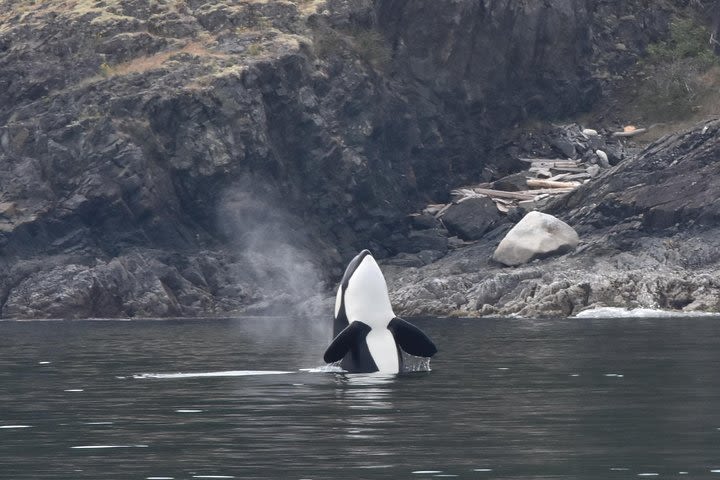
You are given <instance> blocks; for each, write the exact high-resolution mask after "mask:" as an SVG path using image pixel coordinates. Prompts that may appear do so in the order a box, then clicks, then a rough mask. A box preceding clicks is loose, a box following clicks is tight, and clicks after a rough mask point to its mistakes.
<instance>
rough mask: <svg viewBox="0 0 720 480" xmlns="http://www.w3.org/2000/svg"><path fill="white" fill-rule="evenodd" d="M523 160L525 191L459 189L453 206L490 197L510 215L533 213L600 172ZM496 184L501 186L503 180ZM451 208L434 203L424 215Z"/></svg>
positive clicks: (555, 161) (552, 161) (559, 161)
mask: <svg viewBox="0 0 720 480" xmlns="http://www.w3.org/2000/svg"><path fill="white" fill-rule="evenodd" d="M600 156H602V153H600ZM520 160H521V161H523V162H527V163H528V164H529V168H528V170H527V175H526V180H525V186H526V188H525V189H518V190H514V191H510V190H497V189H493V188H492V184H481V185H477V186H474V187H465V188H459V189H456V190H453V191H452V195H453V197H454V199H453V200H454V203H461V202H463V201H464V200H466V199H468V198H474V197H489V198H490V199H491V200H492V201H493V202H495V205H496V206H497V208H498V210H499V211H500V212H503V213H507V212H509V211H510V209H512V208H514V207H523V208H525V209H526V210H533V209H535V208H538V207H541V206H542V205H543V204H544V203H545V202H547V201H548V200H549V199H550V198H552V197H553V196H556V195H564V194H566V193H570V192H572V191H573V190H575V189H576V188H578V187H579V186H580V185H582V184H583V183H585V182H587V181H589V180H590V178H591V177H593V176H595V175H597V173H598V172H599V170H600V168H599V167H598V165H586V164H584V163H583V162H580V161H577V160H562V159H540V158H538V159H536V158H521V159H520ZM497 183H502V179H501V180H500V181H498V182H497ZM449 207H450V204H448V205H444V204H437V205H436V204H432V205H428V206H427V208H426V209H425V213H429V214H432V215H436V216H440V215H442V214H443V213H444V211H445V210H446V209H447V208H449Z"/></svg>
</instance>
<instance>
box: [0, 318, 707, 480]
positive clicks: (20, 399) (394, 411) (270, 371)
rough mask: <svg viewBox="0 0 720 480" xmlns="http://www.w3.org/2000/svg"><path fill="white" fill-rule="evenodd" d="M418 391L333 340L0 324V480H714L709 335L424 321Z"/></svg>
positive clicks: (257, 327) (192, 325)
mask: <svg viewBox="0 0 720 480" xmlns="http://www.w3.org/2000/svg"><path fill="white" fill-rule="evenodd" d="M415 323H416V324H418V325H419V326H421V327H422V328H423V329H424V330H425V331H426V333H428V334H429V335H430V336H431V338H433V340H434V341H435V343H436V344H437V345H438V347H439V353H438V355H437V356H436V357H435V358H434V359H433V360H432V362H431V363H430V371H424V372H414V373H407V374H401V375H372V374H370V375H360V374H358V375H348V374H343V373H341V372H339V371H338V369H337V368H333V367H327V366H325V365H323V363H322V361H321V358H322V353H323V350H324V348H325V347H326V345H327V343H328V342H329V340H330V329H331V328H330V322H329V321H327V320H322V321H316V322H309V321H303V320H298V319H288V318H244V319H242V318H241V319H225V320H173V321H149V320H148V321H133V322H122V321H58V322H39V321H38V322H0V478H2V479H51V478H52V479H105V478H107V479H155V480H159V479H193V478H238V479H274V478H278V479H338V478H350V479H365V478H367V479H374V478H384V479H427V478H473V479H492V478H498V479H500V478H502V479H551V478H552V479H603V480H606V479H629V478H645V477H651V478H674V479H677V478H718V479H720V318H717V317H700V318H582V319H564V320H553V321H537V320H526V319H476V320H461V319H424V320H417V321H415Z"/></svg>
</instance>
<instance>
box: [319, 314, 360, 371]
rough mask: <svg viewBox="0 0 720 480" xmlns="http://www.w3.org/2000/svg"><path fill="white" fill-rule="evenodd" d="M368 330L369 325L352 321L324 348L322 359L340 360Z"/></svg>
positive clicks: (330, 361)
mask: <svg viewBox="0 0 720 480" xmlns="http://www.w3.org/2000/svg"><path fill="white" fill-rule="evenodd" d="M370 330H371V329H370V327H369V326H368V325H366V324H364V323H363V322H358V321H355V322H352V323H351V324H350V325H348V326H347V327H345V329H344V330H343V331H342V332H340V333H338V334H337V337H335V338H334V339H333V341H332V343H330V346H329V347H328V348H327V350H325V355H324V356H323V360H325V361H326V362H327V363H333V362H337V361H338V360H342V358H343V357H344V356H345V354H346V353H347V352H348V351H350V349H351V348H352V346H353V345H356V344H357V343H358V342H359V341H360V340H362V339H363V338H365V335H367V334H368V332H369V331H370Z"/></svg>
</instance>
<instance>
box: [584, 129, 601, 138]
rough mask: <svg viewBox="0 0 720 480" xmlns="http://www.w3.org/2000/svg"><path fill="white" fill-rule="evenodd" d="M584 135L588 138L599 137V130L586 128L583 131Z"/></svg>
mask: <svg viewBox="0 0 720 480" xmlns="http://www.w3.org/2000/svg"><path fill="white" fill-rule="evenodd" d="M582 133H583V135H585V136H588V137H597V136H599V134H598V132H597V130H593V129H592V128H586V129H584V130H583V131H582Z"/></svg>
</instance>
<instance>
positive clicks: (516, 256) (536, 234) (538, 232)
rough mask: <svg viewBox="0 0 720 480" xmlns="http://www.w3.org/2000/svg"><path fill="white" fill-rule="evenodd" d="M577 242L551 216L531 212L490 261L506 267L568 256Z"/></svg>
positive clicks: (575, 236)
mask: <svg viewBox="0 0 720 480" xmlns="http://www.w3.org/2000/svg"><path fill="white" fill-rule="evenodd" d="M579 242H580V238H579V237H578V234H577V232H575V230H573V228H572V227H571V226H570V225H568V224H567V223H565V222H563V221H562V220H559V219H557V218H555V217H553V216H552V215H548V214H546V213H541V212H530V213H528V214H527V215H525V216H524V217H523V219H522V220H520V221H519V222H518V223H517V225H515V226H514V227H513V228H512V229H511V230H510V231H509V232H508V233H507V235H505V238H503V239H502V241H501V242H500V245H498V247H497V249H495V253H493V256H492V258H493V260H495V261H496V262H500V263H502V264H503V265H506V266H508V267H513V266H516V265H522V264H523V263H528V262H529V261H531V260H534V259H536V258H545V257H548V256H551V255H557V254H561V253H567V252H569V251H571V250H572V249H574V248H575V247H577V245H578V243H579Z"/></svg>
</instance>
